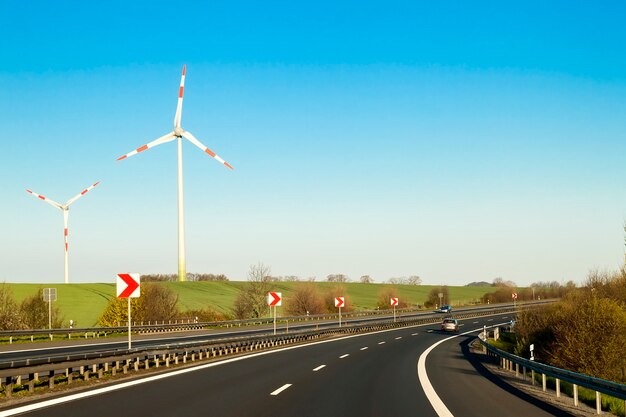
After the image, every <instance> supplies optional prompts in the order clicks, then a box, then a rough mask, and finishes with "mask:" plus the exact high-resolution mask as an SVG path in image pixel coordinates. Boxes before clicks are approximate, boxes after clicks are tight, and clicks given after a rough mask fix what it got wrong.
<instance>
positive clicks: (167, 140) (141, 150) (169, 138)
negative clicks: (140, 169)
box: [117, 132, 176, 161]
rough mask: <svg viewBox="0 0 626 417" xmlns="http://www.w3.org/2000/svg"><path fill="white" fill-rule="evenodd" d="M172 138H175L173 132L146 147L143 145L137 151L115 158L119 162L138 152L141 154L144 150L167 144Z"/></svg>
mask: <svg viewBox="0 0 626 417" xmlns="http://www.w3.org/2000/svg"><path fill="white" fill-rule="evenodd" d="M174 138H176V136H175V135H174V132H170V133H168V134H167V135H164V136H161V137H160V138H158V139H155V140H153V141H152V142H150V143H148V144H147V145H143V146H141V147H139V148H137V149H135V150H134V151H131V152H128V153H127V154H126V155H122V156H120V157H119V158H117V160H118V161H121V160H122V159H126V158H128V157H131V156H133V155H135V154H138V153H139V152H143V151H145V150H146V149H150V148H153V147H155V146H157V145H160V144H162V143H167V142H170V141H172V140H174Z"/></svg>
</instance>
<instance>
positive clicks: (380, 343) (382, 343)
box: [378, 342, 387, 345]
mask: <svg viewBox="0 0 626 417" xmlns="http://www.w3.org/2000/svg"><path fill="white" fill-rule="evenodd" d="M385 343H387V342H378V344H379V345H384V344H385Z"/></svg>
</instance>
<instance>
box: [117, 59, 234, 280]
mask: <svg viewBox="0 0 626 417" xmlns="http://www.w3.org/2000/svg"><path fill="white" fill-rule="evenodd" d="M186 71H187V65H183V73H182V76H181V77H180V88H179V90H178V105H177V106H176V115H175V116H174V130H173V131H172V132H170V133H168V134H166V135H164V136H161V137H160V138H158V139H155V140H153V141H152V142H150V143H148V144H146V145H143V146H141V147H139V148H137V149H135V150H134V151H131V152H129V153H127V154H126V155H122V156H120V157H119V158H117V160H118V161H120V160H122V159H126V158H128V157H130V156H133V155H135V154H138V153H139V152H143V151H145V150H146V149H150V148H152V147H154V146H157V145H160V144H162V143H167V142H171V141H173V140H174V139H178V280H179V281H186V280H187V266H186V263H185V213H184V207H183V141H182V138H185V139H187V140H188V141H189V142H191V143H193V144H194V145H196V146H197V147H198V148H200V149H202V150H203V151H204V152H206V153H208V154H209V155H210V156H211V157H213V158H215V159H216V160H217V161H219V162H220V163H222V164H224V165H226V166H227V167H228V168H230V169H233V167H232V166H231V165H230V164H229V163H228V162H226V161H224V160H223V159H222V158H220V157H219V156H217V155H216V154H215V152H213V151H212V150H210V149H209V148H207V147H206V146H204V145H203V144H202V143H201V142H200V141H199V140H198V139H196V138H195V137H194V136H193V135H192V134H191V133H190V132H188V131H186V130H183V128H182V127H181V119H182V110H183V93H184V90H185V72H186Z"/></svg>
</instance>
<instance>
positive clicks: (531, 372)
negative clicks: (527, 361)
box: [530, 369, 535, 386]
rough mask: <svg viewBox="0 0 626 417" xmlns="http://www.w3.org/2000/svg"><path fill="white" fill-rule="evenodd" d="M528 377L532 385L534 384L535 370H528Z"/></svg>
mask: <svg viewBox="0 0 626 417" xmlns="http://www.w3.org/2000/svg"><path fill="white" fill-rule="evenodd" d="M530 379H531V381H532V384H533V386H534V385H535V370H534V369H531V370H530Z"/></svg>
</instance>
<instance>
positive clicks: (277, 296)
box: [267, 291, 283, 307]
mask: <svg viewBox="0 0 626 417" xmlns="http://www.w3.org/2000/svg"><path fill="white" fill-rule="evenodd" d="M282 303H283V298H282V294H281V293H279V292H273V291H270V293H269V294H267V304H268V305H269V306H274V307H275V306H278V307H280V306H281V304H282Z"/></svg>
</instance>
